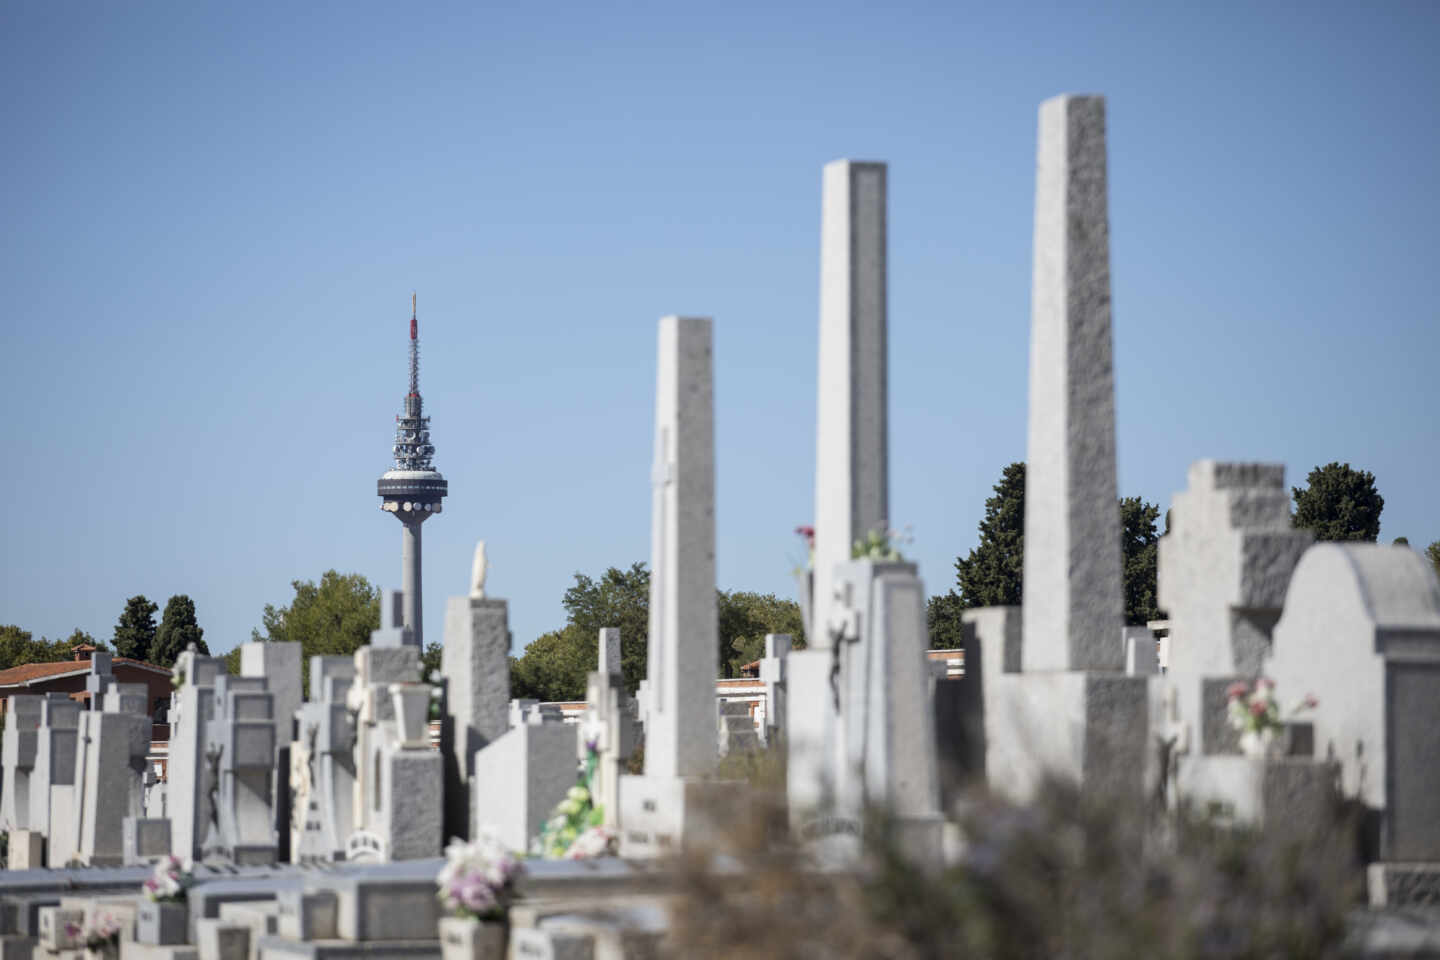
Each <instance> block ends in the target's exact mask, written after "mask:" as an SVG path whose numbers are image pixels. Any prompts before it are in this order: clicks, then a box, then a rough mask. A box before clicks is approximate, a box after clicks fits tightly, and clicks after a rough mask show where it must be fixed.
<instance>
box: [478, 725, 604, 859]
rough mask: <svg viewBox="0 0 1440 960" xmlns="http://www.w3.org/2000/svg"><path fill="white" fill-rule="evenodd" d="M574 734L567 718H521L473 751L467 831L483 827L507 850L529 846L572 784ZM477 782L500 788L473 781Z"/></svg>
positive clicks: (576, 737) (573, 776) (576, 729)
mask: <svg viewBox="0 0 1440 960" xmlns="http://www.w3.org/2000/svg"><path fill="white" fill-rule="evenodd" d="M579 734H580V729H579V728H577V727H576V726H574V725H573V724H568V723H536V724H531V723H523V724H520V725H519V726H516V727H512V728H511V729H510V730H509V731H507V732H506V733H505V734H504V735H503V736H501V737H500V738H498V739H497V740H495V741H494V742H492V743H489V744H487V745H485V746H484V747H482V748H481V749H480V750H478V751H476V753H475V758H474V769H475V783H476V784H477V789H475V790H472V791H471V792H470V799H471V802H472V804H473V808H472V809H473V812H472V815H471V821H470V827H471V835H472V836H473V835H474V831H476V830H479V829H481V828H483V827H489V828H491V829H493V830H494V831H495V835H496V836H497V837H499V838H500V840H501V842H503V843H504V844H505V846H506V847H508V848H509V849H511V850H519V851H524V850H529V849H530V844H531V841H533V840H534V839H535V838H536V837H537V836H539V834H540V828H541V827H543V826H544V825H545V821H546V820H548V819H549V818H550V814H551V812H552V811H553V810H554V809H555V805H556V804H557V803H559V802H560V801H561V800H564V799H565V792H566V791H567V790H569V789H570V788H571V787H573V786H575V745H576V742H577V741H578V740H579ZM483 784H490V785H496V784H500V785H503V787H498V788H486V787H483V786H478V785H483Z"/></svg>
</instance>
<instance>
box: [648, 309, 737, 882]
mask: <svg viewBox="0 0 1440 960" xmlns="http://www.w3.org/2000/svg"><path fill="white" fill-rule="evenodd" d="M711 343H712V340H711V322H710V319H709V318H708V317H676V316H670V317H665V318H663V319H662V320H661V321H660V331H659V350H658V359H659V362H658V364H657V373H656V389H655V395H656V397H655V464H656V469H655V470H654V471H653V472H652V474H651V480H652V490H651V495H652V497H653V511H652V521H651V523H652V526H651V561H652V570H653V572H652V574H651V580H650V635H649V663H648V679H649V681H650V685H649V693H648V697H647V699H648V703H647V704H646V707H647V717H646V730H645V737H646V742H645V773H644V774H643V775H641V776H630V777H623V778H621V781H620V812H621V816H620V822H621V826H622V829H621V851H622V854H624V855H626V856H655V855H658V854H661V853H670V852H674V849H675V848H676V847H682V846H686V845H691V844H695V843H703V842H708V841H709V840H710V836H708V835H707V834H709V833H711V832H713V831H717V830H723V829H726V828H723V827H720V826H719V825H720V824H721V823H724V822H726V821H727V820H733V817H734V815H735V803H734V800H733V797H735V796H737V795H738V794H737V790H736V787H735V786H734V785H733V784H728V783H725V782H723V781H715V780H706V779H704V778H705V777H706V775H707V774H709V773H711V772H713V770H714V768H715V762H716V727H715V706H714V704H715V677H716V674H717V673H718V672H719V670H718V656H717V623H716V608H715V602H716V601H715V419H714V387H713V384H714V379H713V378H714V374H713V369H712V366H713V361H712V347H711ZM727 804H728V807H727Z"/></svg>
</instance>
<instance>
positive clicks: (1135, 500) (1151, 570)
mask: <svg viewBox="0 0 1440 960" xmlns="http://www.w3.org/2000/svg"><path fill="white" fill-rule="evenodd" d="M1158 519H1160V508H1159V507H1157V506H1156V505H1155V504H1153V503H1146V502H1145V501H1144V500H1141V499H1140V498H1139V497H1121V498H1120V564H1121V566H1120V573H1121V575H1122V576H1123V578H1124V584H1125V622H1126V623H1127V624H1129V625H1130V626H1132V627H1143V626H1144V625H1145V624H1146V623H1147V622H1149V621H1151V620H1158V619H1160V610H1159V608H1158V607H1156V606H1155V590H1156V587H1155V575H1156V572H1157V571H1158V569H1159V555H1160V538H1159V536H1158V535H1156V533H1155V521H1156V520H1158Z"/></svg>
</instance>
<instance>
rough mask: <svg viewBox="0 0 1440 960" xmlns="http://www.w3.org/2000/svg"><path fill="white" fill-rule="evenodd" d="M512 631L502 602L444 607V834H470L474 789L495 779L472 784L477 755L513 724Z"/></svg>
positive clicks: (464, 601) (457, 600)
mask: <svg viewBox="0 0 1440 960" xmlns="http://www.w3.org/2000/svg"><path fill="white" fill-rule="evenodd" d="M509 653H510V629H509V613H508V608H507V605H506V602H505V601H504V600H491V599H484V598H479V597H451V598H450V600H449V603H448V604H447V605H446V608H445V647H444V650H443V651H442V653H441V656H440V665H441V666H440V669H441V672H442V673H443V674H444V676H445V681H446V690H445V697H446V710H447V712H448V718H447V723H448V726H449V743H448V745H447V746H448V751H447V756H446V762H445V771H446V773H445V832H446V836H447V837H460V838H462V839H466V838H468V837H469V836H470V832H469V831H470V810H469V807H470V803H469V800H470V793H471V791H472V790H473V789H476V788H479V789H482V790H483V789H490V788H492V787H493V786H494V784H493V783H488V784H476V783H475V782H474V773H475V770H474V767H473V763H474V759H475V754H476V753H477V752H478V751H479V750H481V749H482V748H483V747H485V746H486V745H488V744H490V743H493V742H494V741H495V740H497V739H499V738H500V737H501V736H502V735H504V733H505V731H506V730H508V729H509V727H510V722H509V720H510V718H509V702H510V658H509Z"/></svg>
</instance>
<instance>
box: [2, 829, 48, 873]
mask: <svg viewBox="0 0 1440 960" xmlns="http://www.w3.org/2000/svg"><path fill="white" fill-rule="evenodd" d="M44 868H45V838H44V837H43V836H41V834H40V833H38V832H37V831H35V830H11V831H10V861H9V864H8V866H7V869H10V870H43V869H44Z"/></svg>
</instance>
